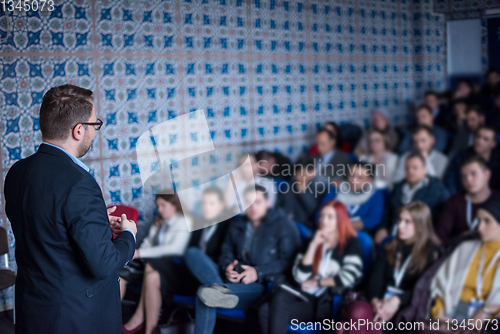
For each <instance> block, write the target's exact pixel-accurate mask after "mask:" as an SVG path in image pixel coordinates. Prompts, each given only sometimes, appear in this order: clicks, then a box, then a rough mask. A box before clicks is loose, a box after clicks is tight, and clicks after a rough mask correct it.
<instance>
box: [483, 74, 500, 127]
mask: <svg viewBox="0 0 500 334" xmlns="http://www.w3.org/2000/svg"><path fill="white" fill-rule="evenodd" d="M486 123H487V124H489V125H490V126H491V127H493V128H494V129H495V131H496V133H497V134H498V133H500V84H499V85H498V86H497V88H496V89H495V91H494V92H493V104H492V106H491V108H490V109H489V110H488V113H487V115H486Z"/></svg>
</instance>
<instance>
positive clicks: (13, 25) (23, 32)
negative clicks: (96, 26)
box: [0, 0, 93, 52]
mask: <svg viewBox="0 0 500 334" xmlns="http://www.w3.org/2000/svg"><path fill="white" fill-rule="evenodd" d="M49 9H52V10H51V11H50V10H49ZM7 13H8V15H7V14H6V12H4V11H3V9H2V11H1V12H0V39H1V41H2V43H1V44H0V52H14V51H15V52H39V51H46V52H80V51H91V50H92V47H93V45H92V7H91V2H90V1H85V0H70V1H62V0H55V1H54V4H53V6H52V5H49V4H48V3H47V4H46V6H45V7H44V9H43V11H42V10H41V5H40V9H39V10H38V11H34V10H30V11H28V12H25V11H22V12H19V11H18V10H15V11H13V12H9V11H8V12H7Z"/></svg>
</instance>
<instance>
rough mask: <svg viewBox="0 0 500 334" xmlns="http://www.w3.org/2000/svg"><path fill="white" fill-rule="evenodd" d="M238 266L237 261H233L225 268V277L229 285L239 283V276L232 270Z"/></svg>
mask: <svg viewBox="0 0 500 334" xmlns="http://www.w3.org/2000/svg"><path fill="white" fill-rule="evenodd" d="M237 264H238V260H234V261H233V262H232V263H230V264H229V265H228V266H227V267H226V277H227V279H228V280H229V282H231V283H239V282H240V279H241V275H240V274H238V272H236V271H235V270H234V267H235V266H236V265H237Z"/></svg>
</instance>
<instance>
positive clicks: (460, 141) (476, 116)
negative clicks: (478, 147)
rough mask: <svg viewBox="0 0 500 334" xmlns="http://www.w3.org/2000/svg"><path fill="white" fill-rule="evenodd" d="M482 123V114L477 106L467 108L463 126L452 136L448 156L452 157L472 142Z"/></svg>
mask: <svg viewBox="0 0 500 334" xmlns="http://www.w3.org/2000/svg"><path fill="white" fill-rule="evenodd" d="M483 125H484V115H483V113H482V112H481V110H479V108H478V107H477V106H475V107H470V108H469V109H467V111H466V114H465V127H464V128H462V129H461V130H460V131H459V132H458V133H457V134H456V135H455V138H453V143H452V145H451V148H450V153H449V156H450V157H453V156H454V155H455V154H457V153H458V152H459V151H461V150H464V149H466V148H468V147H471V146H472V145H473V144H474V134H475V133H476V131H477V130H478V129H479V127H481V126H483Z"/></svg>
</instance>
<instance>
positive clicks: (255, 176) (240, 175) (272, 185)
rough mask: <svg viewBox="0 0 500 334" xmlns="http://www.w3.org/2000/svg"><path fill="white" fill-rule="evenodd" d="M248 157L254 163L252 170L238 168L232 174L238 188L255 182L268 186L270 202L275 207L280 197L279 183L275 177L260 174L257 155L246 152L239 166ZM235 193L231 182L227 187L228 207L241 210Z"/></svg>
mask: <svg viewBox="0 0 500 334" xmlns="http://www.w3.org/2000/svg"><path fill="white" fill-rule="evenodd" d="M247 157H248V158H249V159H250V163H251V164H252V170H251V172H250V170H249V169H248V168H237V169H235V170H234V171H233V172H232V174H233V178H234V182H235V184H236V189H246V188H247V187H248V186H250V185H253V184H258V185H261V186H263V187H264V188H266V191H267V195H268V197H269V203H270V204H271V207H274V205H275V204H276V200H277V198H278V183H277V182H276V180H275V179H274V178H270V177H263V176H261V175H259V171H260V169H259V163H258V162H257V160H256V159H255V155H253V154H248V155H247V154H244V155H243V156H241V157H240V159H239V160H238V166H241V164H242V163H244V162H245V160H246V159H247ZM233 193H234V186H233V183H232V182H231V183H229V184H228V185H227V189H226V193H225V194H226V196H225V201H226V208H227V209H228V210H236V211H237V212H239V206H238V203H237V202H236V201H235V196H232V194H233Z"/></svg>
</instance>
